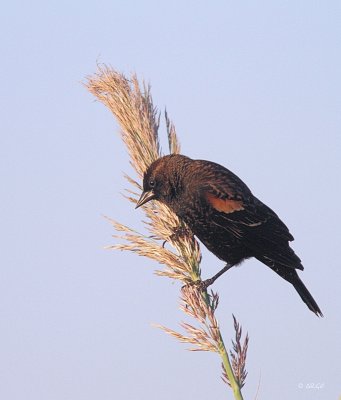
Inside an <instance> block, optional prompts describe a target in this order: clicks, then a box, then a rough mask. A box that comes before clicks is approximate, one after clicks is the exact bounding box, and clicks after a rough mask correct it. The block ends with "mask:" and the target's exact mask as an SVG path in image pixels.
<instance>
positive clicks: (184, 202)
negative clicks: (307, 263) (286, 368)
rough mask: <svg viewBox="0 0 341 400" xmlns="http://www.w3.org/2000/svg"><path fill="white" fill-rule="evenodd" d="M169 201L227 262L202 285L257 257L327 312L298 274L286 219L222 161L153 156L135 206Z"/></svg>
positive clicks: (318, 312) (315, 307) (311, 303)
mask: <svg viewBox="0 0 341 400" xmlns="http://www.w3.org/2000/svg"><path fill="white" fill-rule="evenodd" d="M153 199H155V200H158V201H160V202H162V203H164V204H166V205H167V206H168V207H169V208H170V209H171V210H172V211H173V212H174V213H175V214H176V215H177V216H178V217H179V218H180V219H181V220H183V221H184V222H185V223H186V224H187V225H188V227H189V228H190V229H191V231H192V232H193V234H194V235H196V236H197V237H198V239H199V240H200V241H201V242H202V243H203V244H204V245H205V246H206V247H207V248H208V250H210V251H211V252H212V253H213V254H215V255H216V256H217V257H218V258H220V259H221V260H223V261H225V262H226V263H227V264H226V266H225V268H223V269H222V270H221V271H219V272H218V273H217V274H216V275H214V276H213V277H212V278H211V279H207V280H206V281H204V282H203V286H204V287H207V286H209V285H211V284H212V283H213V282H214V281H215V280H216V279H217V278H218V277H219V276H220V275H222V274H223V273H224V272H226V271H227V270H228V269H229V268H231V267H233V266H235V265H237V264H239V263H240V262H241V261H243V260H245V259H247V258H250V257H255V258H257V259H258V260H259V261H261V262H262V263H264V264H265V265H267V266H268V267H270V268H271V269H272V270H273V271H275V272H276V273H277V274H278V275H279V276H281V277H282V278H284V279H285V280H287V281H288V282H290V283H291V284H292V285H293V286H294V288H295V289H296V290H297V292H298V294H299V295H300V296H301V298H302V300H303V301H304V302H305V303H306V305H307V306H308V307H309V309H310V310H311V311H313V312H314V313H315V314H316V315H317V316H323V314H322V312H321V310H320V308H319V306H318V305H317V303H316V301H315V300H314V299H313V297H312V295H311V294H310V293H309V291H308V289H307V288H306V287H305V285H304V284H303V282H302V281H301V279H300V278H299V276H298V274H297V272H296V269H300V270H303V266H302V264H301V260H300V258H299V257H298V256H297V255H296V254H295V253H294V251H293V250H292V249H291V247H290V246H289V242H290V241H292V240H294V238H293V236H292V235H291V233H290V232H289V230H288V228H287V227H286V226H285V224H284V223H283V222H282V221H281V220H280V219H279V217H278V216H277V214H276V213H274V212H273V211H272V210H271V209H270V208H269V207H267V206H266V205H265V204H264V203H262V202H261V201H260V200H258V199H257V198H256V197H255V196H253V194H252V193H251V191H250V189H249V188H248V187H247V186H246V185H245V183H244V182H243V181H242V180H241V179H239V178H238V177H237V176H236V175H235V174H233V173H232V172H231V171H229V170H228V169H226V168H224V167H223V166H221V165H219V164H216V163H213V162H210V161H204V160H192V159H190V158H188V157H185V156H182V155H178V154H172V155H168V156H165V157H162V158H159V159H158V160H156V161H155V162H153V163H152V164H151V165H150V166H149V168H148V170H147V171H146V172H145V174H144V178H143V193H142V195H141V198H140V199H139V201H138V203H137V205H136V208H137V207H140V206H141V205H143V204H145V203H146V202H147V201H150V200H153Z"/></svg>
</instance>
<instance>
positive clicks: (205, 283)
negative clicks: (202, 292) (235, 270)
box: [200, 264, 233, 289]
mask: <svg viewBox="0 0 341 400" xmlns="http://www.w3.org/2000/svg"><path fill="white" fill-rule="evenodd" d="M232 267H233V264H226V265H225V267H224V268H223V269H221V270H220V271H219V272H218V273H217V274H215V275H214V276H212V278H209V279H205V280H204V281H202V282H201V283H200V287H201V288H202V289H207V288H208V287H209V286H211V285H212V283H214V282H215V281H216V280H217V279H218V278H219V276H221V275H223V273H224V272H226V271H228V270H229V269H230V268H232Z"/></svg>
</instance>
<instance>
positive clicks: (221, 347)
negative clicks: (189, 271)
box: [192, 272, 243, 400]
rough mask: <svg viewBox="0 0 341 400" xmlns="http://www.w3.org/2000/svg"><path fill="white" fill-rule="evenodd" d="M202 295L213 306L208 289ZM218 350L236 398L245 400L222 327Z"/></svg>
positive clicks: (197, 276)
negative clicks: (226, 345) (225, 342)
mask: <svg viewBox="0 0 341 400" xmlns="http://www.w3.org/2000/svg"><path fill="white" fill-rule="evenodd" d="M192 277H193V280H194V281H197V280H201V276H200V274H198V273H197V272H194V273H193V275H192ZM202 296H203V298H204V300H205V302H206V304H207V305H208V306H209V307H211V308H212V304H211V300H210V296H209V294H208V293H207V290H206V289H205V290H204V291H203V292H202ZM218 329H219V328H218ZM218 351H219V354H220V357H221V359H222V362H223V365H224V369H225V371H226V375H227V377H228V379H229V382H230V385H231V389H232V391H233V395H234V398H235V399H236V400H243V395H242V392H241V390H240V387H239V385H238V382H237V380H236V377H235V376H234V373H233V369H232V365H231V362H230V359H229V356H228V353H227V350H226V347H225V344H224V340H223V337H222V335H221V332H220V329H219V344H218Z"/></svg>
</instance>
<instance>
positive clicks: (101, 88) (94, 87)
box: [85, 66, 248, 399]
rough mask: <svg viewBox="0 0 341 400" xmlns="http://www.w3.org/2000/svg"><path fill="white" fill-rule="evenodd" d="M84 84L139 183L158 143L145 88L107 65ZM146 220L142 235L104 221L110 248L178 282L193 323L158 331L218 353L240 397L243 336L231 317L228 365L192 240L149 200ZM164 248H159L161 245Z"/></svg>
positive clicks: (173, 149)
mask: <svg viewBox="0 0 341 400" xmlns="http://www.w3.org/2000/svg"><path fill="white" fill-rule="evenodd" d="M85 86H86V87H87V89H88V90H89V91H90V92H91V93H92V94H93V95H94V96H95V97H96V98H97V99H98V100H99V101H101V102H102V103H103V104H104V105H105V106H106V107H108V108H109V110H110V111H111V112H112V113H113V115H114V116H115V118H116V119H117V121H118V123H119V125H120V128H121V137H122V139H123V141H124V143H125V145H126V147H127V150H128V153H129V156H130V164H131V165H132V167H133V168H134V170H135V171H136V173H137V176H138V179H139V181H141V179H142V177H143V173H144V171H145V170H146V169H147V167H148V166H149V165H150V164H151V163H152V162H153V161H155V160H156V159H158V158H159V157H160V156H162V154H161V147H160V142H159V136H158V132H159V126H160V113H159V112H158V111H157V109H156V107H155V106H154V104H153V100H152V96H151V91H150V86H149V85H146V84H145V83H144V82H143V83H142V85H141V84H140V83H139V81H138V79H137V77H136V75H132V76H131V78H129V79H128V78H127V77H125V76H124V75H123V74H121V73H119V72H117V71H115V70H113V69H112V68H110V67H107V66H99V67H98V71H97V73H95V74H94V75H93V76H90V77H88V79H87V81H86V83H85ZM165 123H166V129H167V137H168V144H169V151H170V153H179V152H180V144H179V141H178V138H177V134H176V130H175V126H174V124H173V123H172V121H171V120H170V118H169V117H168V114H167V113H166V112H165ZM125 178H126V179H127V181H128V183H129V185H130V188H129V189H128V190H127V192H126V196H125V197H126V199H127V200H128V201H129V202H131V203H132V204H136V202H137V200H138V197H139V196H138V192H139V191H140V190H141V185H140V184H139V182H138V181H137V180H135V179H133V178H131V177H130V176H127V175H126V176H125ZM143 209H144V211H145V214H146V217H147V220H146V221H145V226H146V229H147V231H148V232H149V234H148V235H144V234H141V233H138V232H136V231H135V230H133V229H131V228H129V227H127V226H125V225H123V224H121V223H119V222H117V221H115V220H112V219H109V221H110V223H111V224H112V225H113V227H114V229H115V230H116V231H117V232H119V235H116V236H114V237H115V238H119V239H120V240H121V241H122V242H123V243H120V244H114V245H113V246H110V248H114V249H118V250H129V251H133V252H135V253H137V254H138V255H140V256H145V257H149V258H150V259H152V260H155V261H157V262H158V263H159V264H161V265H163V268H162V269H160V270H157V271H156V273H157V274H158V275H161V276H166V277H169V278H172V279H177V280H179V281H181V284H182V289H181V306H180V308H181V309H182V311H183V312H184V313H185V314H186V315H187V316H189V317H191V318H192V319H193V320H194V321H195V325H192V324H189V323H185V322H183V323H182V324H181V327H182V328H183V331H184V333H183V334H182V333H179V332H176V331H174V330H172V329H169V328H166V327H163V326H160V325H158V326H159V327H160V328H162V329H163V330H164V331H165V332H166V333H168V334H170V335H171V336H173V337H175V338H176V339H178V340H179V341H180V342H183V343H188V344H189V345H191V346H192V347H191V348H190V350H193V351H212V352H216V353H218V354H219V355H220V357H221V359H222V365H223V380H224V381H225V382H226V383H228V384H229V385H230V386H231V388H232V390H233V394H234V397H235V399H242V398H243V397H242V394H241V388H242V386H243V385H244V383H245V378H246V370H245V360H246V352H247V344H248V337H247V338H246V339H245V341H244V345H243V346H242V345H241V342H240V341H241V334H242V330H241V327H240V325H239V324H238V323H237V321H236V319H235V318H234V328H235V332H236V340H235V342H233V351H231V354H230V355H231V359H232V363H231V362H230V358H229V354H228V350H227V349H226V347H225V345H224V341H223V338H222V334H221V331H220V327H219V323H218V321H217V319H216V316H215V311H216V309H217V307H218V304H219V296H218V294H217V293H214V292H213V291H212V292H211V293H210V294H209V293H208V292H207V291H206V290H205V291H202V290H201V289H199V288H198V286H197V285H195V282H198V281H201V270H200V262H201V252H200V247H199V244H198V242H197V241H196V239H195V237H194V236H193V235H192V234H191V232H190V231H189V230H188V229H187V228H186V226H184V225H183V223H182V222H181V221H180V220H179V219H178V217H177V216H176V215H175V214H174V213H173V212H171V211H170V210H169V209H168V208H167V207H166V206H165V205H163V204H161V203H159V202H155V201H151V202H148V203H146V204H145V205H143ZM165 242H167V243H168V244H169V247H170V248H171V250H169V249H168V248H165V246H164V244H165Z"/></svg>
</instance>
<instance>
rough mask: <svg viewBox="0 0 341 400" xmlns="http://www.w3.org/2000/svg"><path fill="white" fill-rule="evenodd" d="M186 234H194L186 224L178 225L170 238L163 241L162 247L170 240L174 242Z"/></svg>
mask: <svg viewBox="0 0 341 400" xmlns="http://www.w3.org/2000/svg"><path fill="white" fill-rule="evenodd" d="M186 236H193V233H192V232H191V230H190V229H189V228H188V227H187V226H185V225H179V226H176V227H175V228H174V229H173V233H172V234H171V235H170V236H169V238H168V240H165V241H164V242H163V243H162V247H165V244H166V243H167V242H168V241H171V242H174V241H176V240H179V239H182V238H184V237H186Z"/></svg>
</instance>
